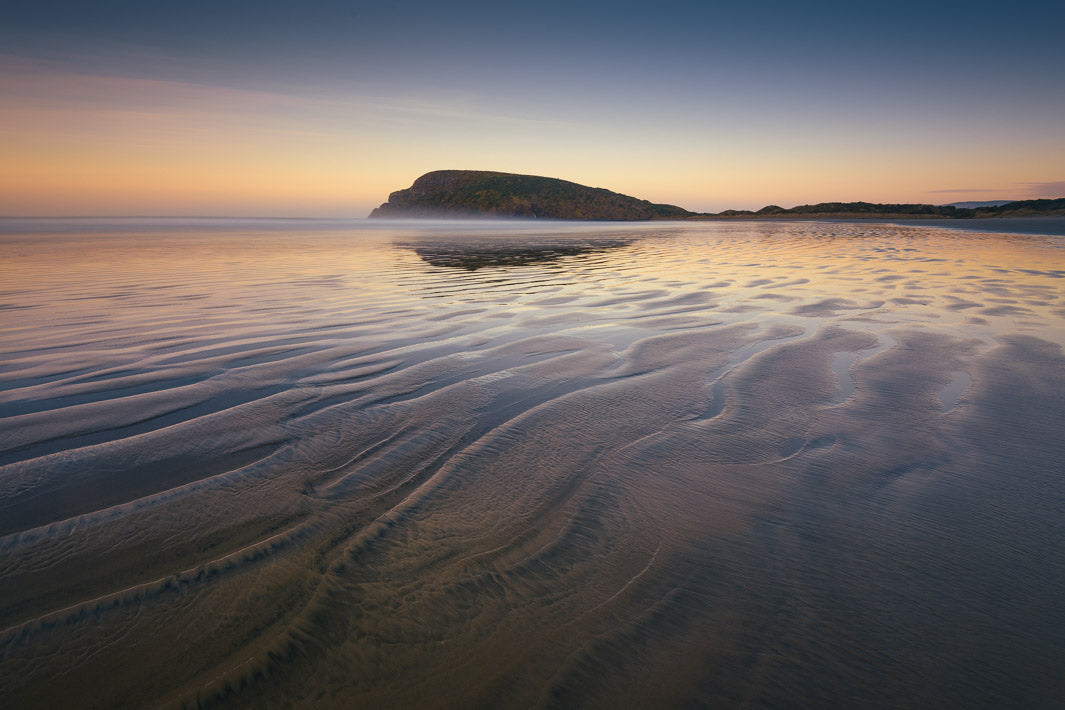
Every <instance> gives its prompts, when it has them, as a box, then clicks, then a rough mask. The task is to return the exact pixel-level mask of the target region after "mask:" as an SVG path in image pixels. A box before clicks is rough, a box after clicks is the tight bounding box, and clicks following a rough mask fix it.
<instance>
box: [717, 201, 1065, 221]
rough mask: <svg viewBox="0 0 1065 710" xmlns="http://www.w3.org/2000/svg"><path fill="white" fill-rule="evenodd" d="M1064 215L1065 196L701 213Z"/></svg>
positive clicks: (957, 216)
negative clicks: (971, 205) (985, 203)
mask: <svg viewBox="0 0 1065 710" xmlns="http://www.w3.org/2000/svg"><path fill="white" fill-rule="evenodd" d="M1058 215H1065V198H1059V199H1055V200H1019V201H1017V202H1007V203H1005V204H1002V205H989V206H984V207H976V208H967V207H955V206H953V205H943V206H940V205H922V204H874V203H871V202H821V203H818V204H816V205H799V206H798V207H792V208H790V209H785V208H783V207H777V206H776V205H769V206H767V207H763V208H762V209H760V210H758V211H751V210H725V211H724V212H719V213H717V214H712V215H699V216H701V217H739V218H743V217H746V218H752V217H753V218H764V217H771V218H772V217H799V218H804V217H832V216H835V217H870V218H872V217H891V218H906V217H912V218H923V219H927V218H952V219H979V218H985V217H1038V216H1058Z"/></svg>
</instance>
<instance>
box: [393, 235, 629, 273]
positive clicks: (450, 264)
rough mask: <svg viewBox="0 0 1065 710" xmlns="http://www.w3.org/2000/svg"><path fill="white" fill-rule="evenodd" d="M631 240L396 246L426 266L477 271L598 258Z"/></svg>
mask: <svg viewBox="0 0 1065 710" xmlns="http://www.w3.org/2000/svg"><path fill="white" fill-rule="evenodd" d="M635 241H636V238H635V237H630V238H599V239H530V238H523V239H521V240H520V242H519V243H516V244H515V243H513V242H512V241H511V240H508V239H497V240H491V239H488V240H486V239H484V238H475V237H469V238H466V239H454V238H449V239H446V240H441V239H423V240H421V241H400V242H396V246H397V247H399V248H404V249H411V250H413V251H414V253H416V254H417V255H418V256H419V257H421V258H422V259H423V260H424V261H425V262H426V263H427V264H430V265H432V266H440V267H446V268H457V269H466V270H467V271H476V270H477V269H482V268H484V267H489V266H501V267H511V266H528V265H530V264H544V263H553V262H557V261H558V260H559V259H562V258H563V257H576V256H581V255H587V254H597V253H602V252H607V251H612V250H615V249H621V248H623V247H627V246H630V245H631V244H633V243H634V242H635Z"/></svg>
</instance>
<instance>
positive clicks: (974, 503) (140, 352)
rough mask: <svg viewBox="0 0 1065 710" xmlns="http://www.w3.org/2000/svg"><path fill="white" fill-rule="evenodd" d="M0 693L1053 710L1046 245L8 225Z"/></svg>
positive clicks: (1061, 645)
mask: <svg viewBox="0 0 1065 710" xmlns="http://www.w3.org/2000/svg"><path fill="white" fill-rule="evenodd" d="M0 263H2V264H3V269H2V271H0V310H2V313H3V320H2V325H0V333H2V337H0V353H2V356H0V698H3V699H4V700H3V704H4V705H5V706H6V707H10V708H45V707H108V708H144V707H215V706H218V707H233V708H244V707H254V708H258V707H297V708H311V707H333V706H335V707H368V708H369V707H373V708H387V707H453V708H477V707H484V708H496V707H499V708H530V707H552V708H565V707H592V708H618V707H644V708H651V707H685V708H691V707H714V708H723V707H748V708H751V707H754V708H785V707H787V708H794V707H850V708H883V707H892V708H926V707H965V708H976V707H989V708H990V707H994V708H1052V707H1061V702H1062V699H1063V698H1065V673H1062V669H1063V668H1065V605H1063V604H1062V603H1061V599H1062V590H1063V589H1065V463H1063V462H1065V435H1063V432H1065V351H1063V347H1065V237H1062V236H1052V235H1037V234H1009V233H993V232H985V233H978V232H968V231H958V230H952V229H945V228H939V227H936V226H915V225H889V224H876V223H841V222H833V223H818V222H684V223H679V222H673V223H670V222H663V223H639V224H607V223H565V222H554V223H537V222H512V223H498V222H483V221H482V222H451V223H428V222H389V223H385V224H382V223H380V222H367V221H355V222H350V223H345V222H319V221H299V220H278V221H255V220H249V221H235V220H199V221H188V220H55V221H42V222H36V221H19V222H16V221H8V222H6V223H3V224H0Z"/></svg>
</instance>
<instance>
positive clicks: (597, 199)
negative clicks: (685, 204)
mask: <svg viewBox="0 0 1065 710" xmlns="http://www.w3.org/2000/svg"><path fill="white" fill-rule="evenodd" d="M1033 216H1065V198H1058V199H1043V200H1020V201H1017V202H1009V203H1006V204H1002V205H989V206H981V207H971V208H970V207H956V206H952V205H945V206H940V205H925V204H878V203H871V202H821V203H819V204H816V205H799V206H798V207H791V208H784V207H778V206H776V205H769V206H767V207H763V208H762V209H760V210H757V211H751V210H725V211H724V212H718V213H715V214H707V213H697V212H689V211H688V210H686V209H683V208H681V207H677V206H675V205H662V204H655V203H652V202H648V201H647V200H641V199H638V198H636V197H629V196H628V195H622V194H619V193H617V192H611V191H610V190H605V189H603V188H601V187H586V186H584V185H578V184H577V183H575V182H568V181H566V180H559V179H557V178H549V177H539V176H536V175H517V174H514V173H499V172H490V171H485V170H436V171H433V172H430V173H426V174H425V175H422V176H421V177H420V178H418V179H417V180H415V181H414V184H413V185H411V186H410V187H408V188H407V189H405V190H398V191H396V192H393V193H392V194H391V195H389V196H388V202H386V203H384V204H383V205H381V206H380V207H378V208H377V209H375V210H374V211H373V212H371V213H370V217H430V218H431V217H540V218H546V219H575V220H617V221H636V220H651V219H789V218H790V219H796V218H797V219H816V218H833V217H834V218H839V219H862V218H865V219H875V218H884V219H905V218H912V219H930V218H932V219H936V218H942V219H973V218H984V217H1033Z"/></svg>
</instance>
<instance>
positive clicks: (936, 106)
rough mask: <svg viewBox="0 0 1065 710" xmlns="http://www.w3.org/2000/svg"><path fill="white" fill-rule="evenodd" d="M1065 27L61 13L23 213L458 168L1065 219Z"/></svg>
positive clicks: (5, 180) (1041, 17) (942, 9)
mask: <svg viewBox="0 0 1065 710" xmlns="http://www.w3.org/2000/svg"><path fill="white" fill-rule="evenodd" d="M1063 26H1065V3H1061V2H1028V1H1027V0H1020V1H1019V2H1014V3H1012V4H998V5H990V4H983V3H973V2H969V3H960V2H942V3H936V2H934V0H928V2H924V3H909V2H906V1H902V2H893V3H878V4H869V3H862V2H816V1H814V2H805V3H798V2H778V1H775V0H769V1H761V2H758V1H752V2H747V3H737V2H735V1H734V0H732V1H730V2H727V3H724V2H720V3H719V2H699V3H692V2H669V1H668V0H664V1H663V2H659V3H657V4H651V3H645V2H641V3H632V2H626V1H625V0H616V1H615V2H583V3H582V2H576V1H572V2H556V1H555V0H541V1H538V2H523V3H505V2H465V1H463V0H455V1H452V2H439V1H437V2H423V0H404V1H403V2H390V1H387V0H378V1H376V2H372V3H366V2H359V1H358V0H355V1H351V0H348V1H346V2H341V1H329V2H313V1H311V0H308V1H307V2H305V3H302V4H297V3H293V2H291V0H286V1H285V2H278V1H277V0H257V1H256V2H244V1H241V2H221V1H220V0H215V1H214V2H204V1H201V0H189V1H187V2H181V3H166V4H163V3H145V2H143V0H138V1H137V2H127V1H117V0H99V1H98V2H95V3H88V2H84V1H78V2H71V1H69V0H67V1H64V0H36V1H35V2H33V3H8V4H6V5H5V7H4V8H3V9H0V165H3V168H4V169H3V170H0V215H7V216H31V215H39V216H59V215H200V216H206V215H212V216H278V217H284V216H292V217H295V216H305V217H362V216H365V215H366V214H367V213H368V212H369V211H370V210H371V209H372V208H373V207H376V206H377V205H379V204H381V203H382V202H384V201H385V200H386V199H387V198H388V193H389V192H391V191H393V190H398V189H402V188H405V187H408V186H409V185H410V184H411V183H412V182H413V181H414V179H415V178H417V177H418V176H419V175H421V174H423V173H425V172H428V171H430V170H440V169H450V168H454V169H483V170H498V171H505V172H516V173H527V174H534V175H545V176H550V177H558V178H563V179H566V180H571V181H574V182H578V183H582V184H585V185H591V186H595V187H605V188H608V189H611V190H615V191H617V192H621V193H625V194H629V195H634V196H636V197H640V198H644V199H649V200H652V201H655V202H665V203H670V204H676V205H680V206H682V207H685V208H687V209H690V210H696V211H720V210H723V209H757V208H759V207H762V206H764V205H767V204H776V205H780V206H784V207H790V206H794V205H798V204H809V203H816V202H823V201H853V200H865V201H869V202H922V203H934V204H944V203H950V202H956V201H963V200H992V199H1028V198H1035V197H1062V196H1065V42H1063V41H1062V39H1061V28H1062V27H1063Z"/></svg>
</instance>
